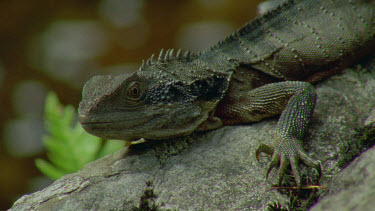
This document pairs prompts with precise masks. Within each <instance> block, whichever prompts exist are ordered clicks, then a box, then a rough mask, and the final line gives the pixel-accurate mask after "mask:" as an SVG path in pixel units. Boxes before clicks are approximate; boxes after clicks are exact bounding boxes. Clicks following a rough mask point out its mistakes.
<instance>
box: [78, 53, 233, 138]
mask: <svg viewBox="0 0 375 211" xmlns="http://www.w3.org/2000/svg"><path fill="white" fill-rule="evenodd" d="M228 77H229V76H228V75H226V74H219V73H216V72H213V71H210V70H208V69H207V68H203V66H202V65H199V62H194V55H193V54H190V53H189V52H187V53H185V55H184V56H182V55H181V52H180V51H179V52H178V53H177V55H174V53H173V50H168V51H167V52H166V53H165V54H164V53H163V51H161V53H160V55H159V58H158V59H157V60H156V59H154V58H153V56H152V57H151V58H150V59H149V60H148V61H147V62H143V64H142V66H141V67H140V69H139V70H138V71H137V72H135V73H134V74H132V75H128V74H119V75H105V76H96V77H94V78H92V79H90V80H89V81H88V82H87V83H86V84H85V86H84V88H83V92H82V101H81V103H80V105H79V109H78V113H79V121H80V122H81V124H82V126H83V128H84V129H85V130H86V131H87V132H89V133H91V134H93V135H96V136H99V137H103V138H109V139H124V140H130V141H133V140H136V139H139V138H145V139H169V138H172V137H176V136H181V135H187V134H190V133H192V132H194V131H195V130H197V128H199V126H200V125H201V124H202V123H203V122H204V121H206V120H207V119H208V118H209V117H210V115H211V114H212V112H214V110H215V107H216V105H217V103H218V102H219V101H220V100H221V98H222V97H223V96H224V93H225V91H226V90H227V88H228V80H229V79H228Z"/></svg>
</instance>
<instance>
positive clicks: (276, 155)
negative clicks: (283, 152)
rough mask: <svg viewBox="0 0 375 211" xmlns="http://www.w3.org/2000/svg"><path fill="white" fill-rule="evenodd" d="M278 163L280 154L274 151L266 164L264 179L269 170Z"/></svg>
mask: <svg viewBox="0 0 375 211" xmlns="http://www.w3.org/2000/svg"><path fill="white" fill-rule="evenodd" d="M279 163H280V155H279V153H277V152H274V153H273V155H272V159H271V162H270V164H268V169H267V174H266V180H267V179H268V175H269V174H270V172H271V170H272V169H273V168H274V167H277V166H278V165H279Z"/></svg>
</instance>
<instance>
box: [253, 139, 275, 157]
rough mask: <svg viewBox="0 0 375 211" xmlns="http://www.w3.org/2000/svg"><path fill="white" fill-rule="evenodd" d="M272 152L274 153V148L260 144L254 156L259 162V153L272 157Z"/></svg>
mask: <svg viewBox="0 0 375 211" xmlns="http://www.w3.org/2000/svg"><path fill="white" fill-rule="evenodd" d="M273 151H274V148H273V147H271V146H269V145H267V144H263V143H261V144H260V145H259V147H258V149H257V150H256V152H255V156H256V158H257V160H258V161H259V156H260V153H262V152H264V153H266V154H268V155H272V154H273Z"/></svg>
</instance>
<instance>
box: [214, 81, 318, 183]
mask: <svg viewBox="0 0 375 211" xmlns="http://www.w3.org/2000/svg"><path fill="white" fill-rule="evenodd" d="M232 96H233V95H232ZM234 96H236V95H234ZM315 101H316V93H315V89H314V87H313V86H312V85H311V84H310V83H308V82H301V81H286V82H278V83H271V84H267V85H264V86H261V87H259V88H256V89H253V90H251V91H249V92H248V93H246V94H244V95H240V96H239V95H237V96H236V97H234V98H232V99H229V102H231V105H229V106H228V107H227V108H226V109H229V110H230V112H229V111H227V112H225V113H223V114H224V116H223V119H224V123H225V122H227V123H229V124H230V123H232V122H230V121H234V122H233V123H239V122H242V123H245V122H253V121H259V120H260V119H263V118H265V117H269V116H273V115H276V114H280V113H281V116H280V119H279V121H278V123H277V126H276V129H275V134H274V144H273V146H268V145H265V144H261V145H260V147H259V148H258V149H257V151H256V156H257V158H259V155H260V153H261V152H265V153H267V154H272V160H271V162H270V164H269V167H268V170H267V177H268V174H269V172H270V171H271V170H272V168H273V167H276V166H279V165H280V169H279V172H278V182H279V184H280V185H281V182H282V179H283V177H284V174H285V171H286V169H287V167H288V165H289V164H290V165H291V167H292V170H293V175H294V177H295V181H296V183H297V185H298V186H301V176H300V171H299V167H298V161H299V160H302V162H303V163H304V164H306V165H307V166H310V167H314V168H316V169H317V170H318V172H319V176H320V174H321V167H320V163H319V162H318V161H315V160H313V159H312V158H310V157H309V156H308V155H307V153H306V152H305V151H304V150H303V148H302V143H301V140H302V138H303V137H304V135H305V133H306V130H307V127H308V125H309V123H310V119H311V116H312V113H313V110H314V107H315ZM220 109H225V108H220ZM229 113H231V114H230V116H229ZM233 119H235V120H233Z"/></svg>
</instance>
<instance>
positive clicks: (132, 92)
mask: <svg viewBox="0 0 375 211" xmlns="http://www.w3.org/2000/svg"><path fill="white" fill-rule="evenodd" d="M141 96H142V90H141V86H140V84H139V83H138V82H137V81H133V82H132V83H130V85H129V86H128V88H127V89H126V92H125V97H126V98H127V99H129V100H133V101H136V100H139V99H140V98H141Z"/></svg>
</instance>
